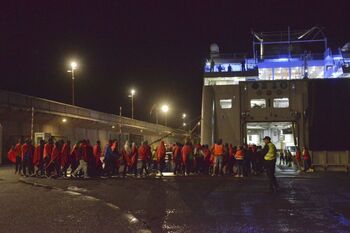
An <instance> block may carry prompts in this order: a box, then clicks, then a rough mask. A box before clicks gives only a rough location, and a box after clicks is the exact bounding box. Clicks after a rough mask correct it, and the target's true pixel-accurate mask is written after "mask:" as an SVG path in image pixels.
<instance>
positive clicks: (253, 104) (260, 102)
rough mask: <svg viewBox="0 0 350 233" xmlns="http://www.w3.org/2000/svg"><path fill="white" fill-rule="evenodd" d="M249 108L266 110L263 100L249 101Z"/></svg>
mask: <svg viewBox="0 0 350 233" xmlns="http://www.w3.org/2000/svg"><path fill="white" fill-rule="evenodd" d="M250 108H266V100H265V99H251V100H250Z"/></svg>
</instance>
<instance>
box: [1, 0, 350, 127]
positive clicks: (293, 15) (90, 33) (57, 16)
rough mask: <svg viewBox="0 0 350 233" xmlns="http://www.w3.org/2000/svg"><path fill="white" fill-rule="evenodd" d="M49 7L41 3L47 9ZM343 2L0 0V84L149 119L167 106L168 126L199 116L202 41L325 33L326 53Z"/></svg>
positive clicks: (243, 48) (230, 46) (228, 42)
mask: <svg viewBox="0 0 350 233" xmlns="http://www.w3.org/2000/svg"><path fill="white" fill-rule="evenodd" d="M49 2H50V3H49ZM346 2H348V1H306V0H294V1H281V0H279V1H262V0H260V1H234V0H231V1H206V0H200V1H194V0H193V1H191V0H186V1H180V0H176V1H175V0H173V1H167V0H163V1H152V0H144V1H143V0H139V1H131V0H129V1H117V0H115V1H94V2H92V1H35V0H32V1H23V2H18V1H8V3H5V1H1V3H0V5H1V6H0V28H1V33H0V71H1V73H0V75H1V76H0V77H1V78H0V80H1V84H0V88H1V89H5V90H10V91H15V92H20V93H24V94H29V95H34V96H39V97H43V98H48V99H53V100H57V101H62V102H66V103H70V102H71V79H70V74H69V73H67V69H68V64H69V61H70V59H72V58H75V59H76V60H77V61H78V63H79V70H78V71H77V72H76V104H77V105H79V106H82V107H86V108H92V109H95V110H99V111H104V112H109V113H119V106H123V115H125V116H130V112H131V104H130V98H128V91H129V90H130V88H131V87H134V88H135V89H136V90H137V95H136V96H135V118H137V119H141V120H149V112H150V109H151V107H152V105H153V104H156V103H163V102H168V103H169V104H170V107H171V110H172V111H171V112H170V114H173V116H170V117H169V121H170V122H171V124H172V125H173V126H178V125H179V124H180V123H179V122H180V121H179V120H177V121H176V120H174V119H179V118H180V117H179V116H180V114H181V113H182V112H186V113H188V114H189V115H190V118H196V117H198V116H199V115H200V107H201V106H200V103H201V87H202V80H203V64H204V62H205V59H206V57H207V56H208V52H209V45H210V44H211V43H213V42H216V43H217V44H218V45H219V46H220V50H221V51H223V52H248V53H249V52H251V41H252V37H251V34H250V31H251V29H254V30H255V31H275V30H287V27H288V26H290V27H291V28H292V29H293V28H294V29H307V28H311V27H312V26H314V25H319V26H323V27H325V30H324V32H325V34H326V35H327V37H328V40H329V46H330V47H332V49H336V48H338V47H341V46H343V45H344V44H345V43H346V42H350V27H349V17H350V14H349V9H350V6H349V3H346Z"/></svg>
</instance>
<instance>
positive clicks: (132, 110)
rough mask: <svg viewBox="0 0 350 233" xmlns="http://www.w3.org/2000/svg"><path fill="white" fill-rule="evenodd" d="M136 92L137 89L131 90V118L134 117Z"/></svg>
mask: <svg viewBox="0 0 350 233" xmlns="http://www.w3.org/2000/svg"><path fill="white" fill-rule="evenodd" d="M135 94H136V91H135V89H131V90H130V95H129V97H130V98H131V119H134V95H135Z"/></svg>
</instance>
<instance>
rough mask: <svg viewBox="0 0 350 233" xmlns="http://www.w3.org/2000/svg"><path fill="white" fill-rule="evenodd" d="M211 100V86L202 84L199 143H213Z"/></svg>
mask: <svg viewBox="0 0 350 233" xmlns="http://www.w3.org/2000/svg"><path fill="white" fill-rule="evenodd" d="M213 100H214V98H213V90H212V87H211V86H204V87H203V91H202V114H201V116H202V117H201V144H208V145H211V144H212V143H213V141H212V135H213V130H214V129H213V122H212V121H213ZM214 107H215V106H214Z"/></svg>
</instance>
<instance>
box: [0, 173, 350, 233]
mask: <svg viewBox="0 0 350 233" xmlns="http://www.w3.org/2000/svg"><path fill="white" fill-rule="evenodd" d="M1 169H2V168H0V170H1ZM5 170H6V169H5ZM5 173H6V174H7V175H6V176H5V175H4V174H5ZM8 173H9V171H6V172H5V171H0V175H1V176H0V178H2V181H0V185H1V187H7V188H6V189H5V192H4V191H3V189H1V191H0V207H1V209H2V211H1V212H2V214H4V215H5V216H4V215H3V216H1V219H6V218H9V217H6V216H10V218H11V219H12V220H13V221H16V224H17V222H19V223H20V225H21V226H22V225H23V226H24V225H25V224H26V223H35V224H36V225H37V226H36V228H35V229H36V230H37V229H41V227H45V225H46V223H42V224H40V221H39V219H40V218H45V216H46V217H47V218H49V219H52V221H53V222H54V223H55V222H56V221H58V222H59V223H60V224H58V225H57V224H56V225H55V224H54V225H55V227H54V228H50V229H53V230H57V231H46V232H62V231H66V232H96V231H94V230H96V228H97V229H99V232H137V231H145V230H150V231H152V232H350V185H349V184H350V182H349V181H350V176H349V174H347V173H310V174H309V173H307V174H300V175H298V174H295V173H294V172H292V171H291V170H282V171H279V177H278V181H279V183H280V186H281V190H280V192H279V193H270V192H268V189H267V181H266V177H265V176H264V175H261V176H251V177H248V178H243V179H240V178H234V177H208V176H189V177H182V176H179V177H174V176H166V177H163V178H158V177H148V178H132V177H128V178H114V179H99V180H94V179H91V180H71V179H68V180H63V179H40V178H19V177H16V176H14V175H12V174H11V176H9V175H8ZM3 176H4V178H3ZM9 177H11V178H9ZM10 180H11V181H10ZM4 182H5V183H6V182H7V183H8V184H6V185H4ZM12 192H13V193H12ZM22 192H23V194H21V193H22ZM11 195H13V198H14V199H17V198H19V196H21V197H20V199H21V201H20V202H17V203H15V204H13V203H12V204H8V201H6V198H8V197H9V196H11ZM23 195H24V196H23ZM32 200H35V201H34V202H33V201H32ZM42 202H44V204H43V203H42ZM23 204H24V207H25V208H22V207H21V206H22V205H23ZM41 205H42V206H43V209H45V207H47V210H41V211H43V213H41V214H39V215H37V214H34V215H31V214H29V213H32V212H33V211H32V209H34V210H35V209H38V206H41ZM11 208H12V209H11ZM13 208H15V209H14V210H13ZM4 210H5V211H4ZM16 210H17V211H16ZM18 210H19V212H18ZM27 212H28V214H26V213H27ZM58 213H59V214H58ZM57 215H59V216H61V217H60V218H58V220H56V216H57ZM68 216H70V217H68ZM111 216H113V217H111ZM77 219H80V224H79V222H78V223H77V222H76V220H77ZM90 219H91V222H90ZM44 222H45V221H44ZM133 222H136V223H133ZM13 223H14V222H11V221H9V222H7V223H6V224H1V225H0V232H25V231H7V230H8V229H10V228H11V224H13ZM84 224H87V225H84ZM135 224H136V225H137V226H136V225H135ZM31 225H32V224H31ZM135 226H136V227H135ZM30 229H32V228H30ZM33 229H34V228H33ZM4 230H5V231H4ZM26 232H45V231H31V230H29V231H26Z"/></svg>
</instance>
